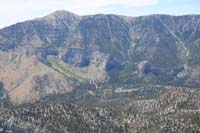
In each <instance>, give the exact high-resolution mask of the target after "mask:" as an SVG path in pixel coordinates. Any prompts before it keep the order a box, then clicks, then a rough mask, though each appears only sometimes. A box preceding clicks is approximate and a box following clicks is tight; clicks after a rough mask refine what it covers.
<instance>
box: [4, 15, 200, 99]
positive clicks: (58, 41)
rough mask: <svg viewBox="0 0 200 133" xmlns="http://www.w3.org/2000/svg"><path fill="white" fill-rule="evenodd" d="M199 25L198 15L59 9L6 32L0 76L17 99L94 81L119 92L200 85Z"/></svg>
mask: <svg viewBox="0 0 200 133" xmlns="http://www.w3.org/2000/svg"><path fill="white" fill-rule="evenodd" d="M199 22H200V16H198V15H190V16H168V15H150V16H142V17H125V16H117V15H103V14H99V15H93V16H78V15H75V14H73V13H70V12H67V11H56V12H54V13H52V14H50V15H47V16H45V17H43V18H38V19H34V20H31V21H26V22H22V23H17V24H15V25H12V26H9V27H6V28H4V29H1V30H0V54H1V57H0V58H1V59H0V66H1V68H2V69H1V70H0V73H1V74H0V80H2V82H3V84H4V87H5V90H7V91H8V93H7V94H8V95H9V96H10V97H11V99H12V100H13V101H17V102H18V101H20V102H30V101H36V100H38V99H41V98H43V97H45V96H48V95H49V94H54V93H55V92H56V93H65V92H71V91H72V90H73V89H74V88H77V86H79V84H80V83H87V82H89V83H90V82H95V83H96V86H97V88H98V85H99V84H101V83H102V82H103V83H104V84H105V86H107V85H108V86H112V87H111V88H114V89H117V88H115V86H116V85H117V86H126V87H127V86H128V88H130V87H136V86H137V87H138V86H144V85H145V86H148V85H165V86H166V85H167V86H168V85H171V86H189V87H199V86H200V84H199V83H200V82H199V81H200V79H199V76H200V62H199V57H200V53H199V50H200V45H199V44H200V41H199V38H200V26H199ZM30 62H32V63H31V65H30ZM8 73H10V74H8ZM11 73H12V74H11ZM14 73H15V76H13V74H14ZM38 82H40V83H38ZM126 87H125V88H126ZM45 88H46V89H45ZM47 88H48V89H47ZM43 89H45V90H44V91H43ZM16 92H20V95H23V96H17V95H16ZM26 96H31V97H30V99H29V100H26V98H25V97H26Z"/></svg>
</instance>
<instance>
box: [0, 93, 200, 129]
mask: <svg viewBox="0 0 200 133" xmlns="http://www.w3.org/2000/svg"><path fill="white" fill-rule="evenodd" d="M199 95H200V93H199V90H193V89H192V90H185V89H174V90H169V91H167V92H165V93H163V94H161V95H160V96H159V97H157V98H151V99H140V100H133V99H132V100H131V103H137V104H135V105H136V106H137V107H136V108H135V109H136V110H134V111H133V110H131V109H129V110H123V111H121V110H116V109H115V108H112V107H111V108H110V107H108V106H107V107H100V106H99V107H98V105H96V106H97V107H84V106H82V105H77V104H74V103H65V102H61V101H54V102H40V103H37V104H34V105H26V106H21V107H17V108H12V109H1V108H0V129H1V131H4V132H8V131H13V132H25V131H26V132H198V131H200V125H199V119H200V118H199V113H200V112H199V111H200V110H199V109H200V107H199ZM123 100H125V99H118V102H122V101H123ZM118 102H117V103H118ZM156 102H157V103H156ZM128 103H129V102H128ZM128 103H124V106H126V104H128ZM122 108H123V106H122ZM157 110H159V112H157Z"/></svg>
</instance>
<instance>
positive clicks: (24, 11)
mask: <svg viewBox="0 0 200 133" xmlns="http://www.w3.org/2000/svg"><path fill="white" fill-rule="evenodd" d="M55 10H67V11H71V12H73V13H76V14H79V15H88V14H98V13H104V14H110V13H112V14H120V15H128V16H141V15H148V14H171V15H183V14H200V0H0V16H1V18H0V28H2V27H5V26H8V25H11V24H14V23H16V22H21V21H25V20H29V19H33V18H36V17H41V16H44V15H47V14H49V13H51V12H53V11H55Z"/></svg>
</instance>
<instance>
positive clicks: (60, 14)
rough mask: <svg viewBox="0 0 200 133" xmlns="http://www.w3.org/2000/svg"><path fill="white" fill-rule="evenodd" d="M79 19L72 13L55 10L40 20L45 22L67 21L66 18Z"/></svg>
mask: <svg viewBox="0 0 200 133" xmlns="http://www.w3.org/2000/svg"><path fill="white" fill-rule="evenodd" d="M72 17H73V18H74V17H75V18H79V17H80V16H79V15H76V14H74V13H72V12H69V11H65V10H57V11H55V12H53V13H50V14H48V15H46V16H44V17H42V18H40V19H45V20H56V19H67V18H72Z"/></svg>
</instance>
